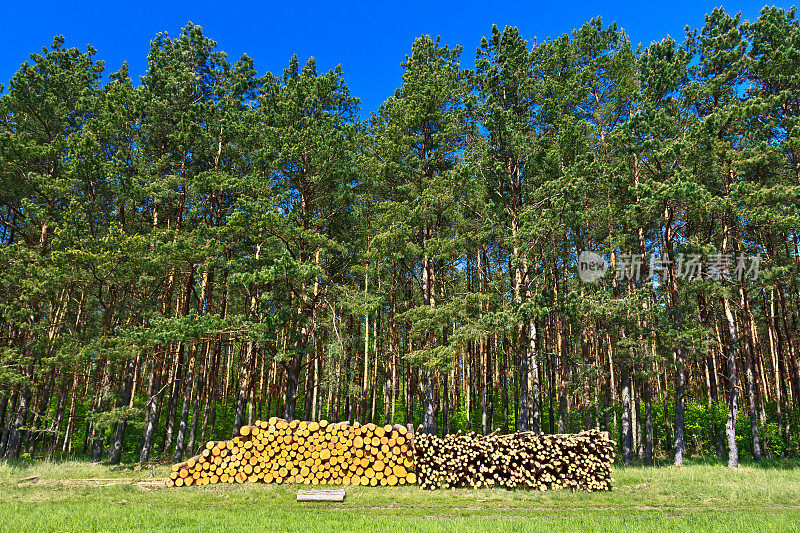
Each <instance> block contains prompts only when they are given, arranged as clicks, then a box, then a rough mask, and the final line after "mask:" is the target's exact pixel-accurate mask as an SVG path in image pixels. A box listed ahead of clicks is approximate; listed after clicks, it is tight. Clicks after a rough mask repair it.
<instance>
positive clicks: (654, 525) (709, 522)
mask: <svg viewBox="0 0 800 533" xmlns="http://www.w3.org/2000/svg"><path fill="white" fill-rule="evenodd" d="M167 472H168V467H166V466H157V467H152V468H145V469H141V470H133V469H132V467H121V468H120V467H108V466H104V465H90V464H87V463H79V462H64V463H50V462H32V463H31V462H28V463H19V464H6V463H0V528H1V529H2V530H3V531H106V530H111V531H131V530H147V531H152V530H185V531H205V530H215V531H237V532H242V531H282V532H286V531H302V532H308V533H312V532H318V531H359V532H362V533H380V532H383V531H402V532H404V533H407V532H412V531H458V532H463V531H520V532H522V531H526V532H527V531H582V532H586V531H625V530H632V531H681V532H686V531H725V532H730V531H800V465H799V464H795V463H780V464H776V463H773V464H771V465H765V466H760V467H754V466H743V467H741V468H739V469H738V470H735V471H731V470H728V469H727V468H726V467H725V466H723V465H714V464H701V463H693V464H689V465H688V466H685V467H683V468H674V467H660V468H655V469H652V468H650V469H645V468H627V469H616V470H615V471H614V474H613V475H614V479H615V481H616V482H615V484H614V490H613V491H612V492H608V493H570V492H565V491H553V492H546V493H540V492H529V491H523V490H513V491H508V490H502V489H494V490H489V489H486V490H466V489H461V490H446V491H445V490H442V491H433V492H429V491H422V490H419V489H417V488H416V487H407V486H406V487H393V488H389V487H375V488H372V487H355V488H354V487H347V489H348V491H347V498H346V499H345V501H344V503H328V502H303V503H299V502H296V501H295V496H296V494H297V490H298V488H307V487H305V486H301V487H298V486H296V485H263V484H259V485H224V486H223V485H216V486H211V485H210V486H205V487H189V488H180V489H167V488H165V487H161V486H160V485H159V484H158V483H156V482H157V481H158V480H160V479H163V477H164V476H166V474H167ZM31 476H38V478H37V479H33V480H24V481H23V479H24V478H29V477H31ZM337 488H338V487H337Z"/></svg>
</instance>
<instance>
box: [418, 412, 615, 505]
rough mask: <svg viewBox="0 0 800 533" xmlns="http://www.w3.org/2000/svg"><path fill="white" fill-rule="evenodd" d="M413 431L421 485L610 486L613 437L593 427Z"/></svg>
mask: <svg viewBox="0 0 800 533" xmlns="http://www.w3.org/2000/svg"><path fill="white" fill-rule="evenodd" d="M420 429H421V428H420ZM418 433H419V434H418V435H416V437H415V439H414V445H415V454H414V459H415V466H416V472H417V479H418V482H419V484H420V486H421V487H422V488H425V489H436V488H451V487H473V488H478V487H492V486H500V487H506V488H514V487H528V488H534V489H538V490H542V491H545V490H548V489H553V488H565V489H570V490H573V491H574V490H587V491H600V490H611V483H612V482H613V479H612V478H611V463H612V461H613V460H614V442H613V441H611V440H609V439H608V436H607V434H606V433H604V432H601V431H598V430H591V431H584V432H581V433H577V434H570V435H535V434H534V433H513V434H510V435H498V434H497V432H495V433H493V434H491V435H486V436H484V435H476V434H475V433H469V434H467V435H461V434H460V432H459V433H457V434H453V435H447V436H445V437H444V438H440V437H437V436H435V435H426V434H422V432H421V431H419V432H418Z"/></svg>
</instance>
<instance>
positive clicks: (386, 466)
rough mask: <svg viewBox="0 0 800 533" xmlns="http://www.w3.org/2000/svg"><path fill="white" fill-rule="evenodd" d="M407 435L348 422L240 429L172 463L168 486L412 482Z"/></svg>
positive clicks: (278, 422)
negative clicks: (230, 437) (230, 435)
mask: <svg viewBox="0 0 800 533" xmlns="http://www.w3.org/2000/svg"><path fill="white" fill-rule="evenodd" d="M410 437H411V435H410V434H409V433H408V431H407V430H406V428H405V427H403V426H401V425H395V426H376V425H375V424H365V425H360V424H358V423H355V424H353V425H350V424H348V423H347V422H340V423H337V424H329V423H328V422H326V421H325V420H321V421H319V422H301V421H297V420H294V421H292V422H286V421H285V420H283V419H280V418H275V417H273V418H270V419H269V421H266V422H264V421H259V422H256V424H255V425H254V426H244V427H242V428H241V431H240V434H239V435H238V436H237V437H234V438H233V439H231V440H227V441H216V442H215V441H212V442H209V443H208V444H206V446H205V448H204V449H203V451H202V452H201V453H200V454H199V455H197V456H195V457H192V458H191V459H189V460H187V461H184V462H182V463H178V464H176V465H173V467H172V473H171V474H170V477H169V479H168V480H167V486H169V487H182V486H191V485H207V484H214V483H248V482H249V483H255V482H264V483H303V484H306V485H309V484H311V485H318V484H320V483H322V484H329V485H371V486H373V487H374V486H376V485H405V484H414V483H416V475H415V473H414V472H413V471H412V467H413V464H414V463H413V452H412V448H411V442H410Z"/></svg>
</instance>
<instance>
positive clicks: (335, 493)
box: [297, 490, 346, 502]
mask: <svg viewBox="0 0 800 533" xmlns="http://www.w3.org/2000/svg"><path fill="white" fill-rule="evenodd" d="M345 494H346V491H344V490H298V491H297V501H299V502H341V501H344V495H345Z"/></svg>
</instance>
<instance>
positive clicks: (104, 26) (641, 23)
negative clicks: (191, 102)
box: [0, 0, 791, 115]
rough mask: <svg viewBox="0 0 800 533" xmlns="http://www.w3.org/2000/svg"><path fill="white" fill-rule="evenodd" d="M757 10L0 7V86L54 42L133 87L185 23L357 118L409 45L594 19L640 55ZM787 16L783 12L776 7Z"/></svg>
mask: <svg viewBox="0 0 800 533" xmlns="http://www.w3.org/2000/svg"><path fill="white" fill-rule="evenodd" d="M765 2H766V0H761V1H759V2H744V1H741V2H724V3H720V2H719V1H717V2H711V1H704V0H695V1H690V2H687V1H683V0H678V1H668V2H664V1H661V2H647V1H645V2H602V1H594V2H584V1H581V2H558V1H551V2H511V1H508V2H501V3H500V4H501V5H497V4H496V3H494V2H489V1H483V2H472V1H462V2H423V1H411V2H399V3H396V4H392V5H388V4H386V5H377V3H376V2H331V1H328V2H318V1H311V2H289V3H284V2H281V3H271V2H258V1H256V2H246V3H238V2H231V1H228V2H226V1H224V0H222V1H221V0H215V1H182V2H167V1H165V2H153V1H149V0H148V1H138V2H116V1H114V0H106V1H105V2H76V1H69V0H61V1H38V2H37V1H32V0H28V1H17V0H0V20H3V21H4V24H3V30H2V31H0V49H1V50H2V51H3V52H2V55H1V56H0V83H6V84H7V81H8V79H9V78H10V77H11V76H12V75H13V73H14V72H15V71H16V70H17V69H18V68H19V65H20V64H21V63H22V62H23V61H25V60H26V59H27V58H28V55H29V54H30V53H31V52H34V51H39V50H40V49H41V48H42V46H45V45H48V44H50V43H51V42H52V38H53V36H54V35H57V34H63V35H64V37H65V38H66V41H67V45H69V46H78V47H80V48H84V47H85V46H86V44H91V45H92V46H94V47H95V48H96V49H97V51H98V54H97V56H96V57H97V58H99V59H103V60H105V62H106V69H107V71H113V70H117V69H118V68H119V66H120V65H121V64H122V61H123V60H127V61H128V64H129V65H130V69H131V76H132V77H133V79H134V82H135V83H136V82H138V79H139V78H138V77H139V76H140V75H142V74H143V73H144V72H145V70H146V68H147V52H148V47H149V42H150V40H151V39H152V38H153V36H154V35H155V34H156V33H158V32H160V31H166V32H167V33H169V34H170V35H177V34H178V33H179V32H180V28H181V27H182V26H183V25H184V24H185V23H186V22H187V21H192V22H193V23H195V24H199V25H201V26H202V27H203V30H204V33H205V34H206V35H208V36H209V37H211V38H213V39H214V40H215V41H217V44H218V46H219V48H220V49H222V50H224V51H226V52H227V53H228V56H229V58H230V59H231V60H232V61H234V60H235V59H236V58H238V57H239V56H240V55H242V54H243V53H247V54H248V55H250V56H251V57H252V58H253V59H254V60H255V63H256V68H257V69H258V71H259V73H264V72H266V71H271V72H274V73H279V72H280V71H281V70H282V69H283V68H284V67H285V66H286V65H287V63H288V61H289V58H290V57H291V56H292V54H297V55H298V56H299V58H300V60H301V62H305V60H306V59H307V58H308V57H309V56H314V57H316V59H317V65H318V67H319V68H322V69H326V70H327V69H328V68H331V67H333V66H335V65H336V64H341V65H342V68H343V70H344V75H345V79H346V81H347V83H348V85H349V87H350V90H351V93H352V94H353V95H354V96H358V97H359V98H361V100H362V108H363V110H364V114H365V115H367V114H368V112H369V111H371V110H374V109H376V108H377V107H378V105H380V103H381V102H383V101H384V100H385V99H386V98H387V97H388V96H390V95H391V94H392V92H393V91H394V89H395V87H397V85H398V84H399V83H400V76H401V67H400V63H401V62H402V61H403V59H404V57H405V54H406V53H408V52H409V51H410V48H411V43H412V42H413V40H414V38H415V37H416V36H418V35H422V34H430V35H441V37H442V40H443V41H444V42H446V43H448V44H461V45H463V46H464V54H463V56H462V63H463V64H464V65H465V66H470V67H471V66H473V64H474V57H475V54H474V51H475V49H476V48H477V46H478V43H479V42H480V38H481V36H483V35H487V34H489V33H490V28H491V25H492V23H495V24H497V25H498V26H500V27H501V28H502V27H503V26H505V25H513V26H517V27H519V29H520V31H521V33H522V34H523V35H524V36H525V37H526V38H528V39H529V40H532V39H533V38H534V37H536V38H538V39H539V40H543V39H546V38H547V37H554V36H558V35H561V34H562V33H565V32H569V31H571V30H572V29H574V28H576V27H578V26H580V25H582V24H583V23H584V22H586V21H588V20H589V19H590V18H592V17H594V16H598V15H600V16H602V17H603V20H604V21H605V22H611V21H617V23H618V24H619V25H620V26H621V27H622V28H624V29H625V30H626V32H627V33H628V35H630V37H631V40H632V41H633V42H634V43H640V42H641V43H644V44H647V43H649V42H651V41H653V40H660V39H662V38H663V37H665V36H667V35H672V36H673V37H674V38H675V39H676V40H681V39H683V35H684V31H683V28H684V26H686V25H687V24H689V25H691V26H692V27H699V26H701V25H702V24H703V15H704V14H705V13H708V12H710V11H711V10H712V9H713V8H714V7H715V6H718V5H723V6H724V7H725V9H727V10H728V11H729V12H737V11H741V12H742V15H743V17H744V18H749V19H751V20H752V19H755V18H756V17H757V15H758V11H759V10H760V8H761V6H763V5H764V3H765ZM778 5H781V6H782V7H789V6H790V5H791V4H790V3H785V4H778Z"/></svg>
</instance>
